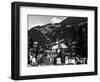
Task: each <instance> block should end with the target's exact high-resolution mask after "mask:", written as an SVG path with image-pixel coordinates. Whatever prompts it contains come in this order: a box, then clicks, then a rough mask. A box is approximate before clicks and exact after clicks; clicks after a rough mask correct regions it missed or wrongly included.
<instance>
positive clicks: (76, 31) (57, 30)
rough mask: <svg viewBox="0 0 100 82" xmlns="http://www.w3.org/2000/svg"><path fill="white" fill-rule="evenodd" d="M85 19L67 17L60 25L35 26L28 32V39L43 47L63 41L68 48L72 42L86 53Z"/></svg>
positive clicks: (86, 22)
mask: <svg viewBox="0 0 100 82" xmlns="http://www.w3.org/2000/svg"><path fill="white" fill-rule="evenodd" d="M87 24H88V21H87V18H86V17H68V18H66V19H64V20H62V21H61V22H60V23H53V24H52V23H49V24H46V25H42V26H35V27H33V28H31V29H30V30H28V37H29V38H30V37H31V39H32V41H33V42H34V41H37V42H38V43H39V45H41V46H44V45H48V44H52V43H55V42H56V41H57V40H62V39H64V43H65V44H66V45H67V46H70V45H71V43H72V42H73V41H76V42H77V43H78V46H79V47H80V46H81V45H82V46H83V47H82V46H81V47H82V48H83V50H85V51H84V52H87V51H86V49H85V48H87Z"/></svg>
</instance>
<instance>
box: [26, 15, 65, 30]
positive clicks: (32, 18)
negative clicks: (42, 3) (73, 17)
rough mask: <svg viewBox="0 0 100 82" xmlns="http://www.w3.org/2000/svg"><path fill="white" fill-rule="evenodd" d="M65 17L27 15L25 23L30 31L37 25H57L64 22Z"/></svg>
mask: <svg viewBox="0 0 100 82" xmlns="http://www.w3.org/2000/svg"><path fill="white" fill-rule="evenodd" d="M65 18H67V17H65V16H47V15H28V16H27V21H28V22H27V23H28V29H31V28H32V27H34V26H37V25H44V24H48V23H59V22H61V21H62V20H64V19H65Z"/></svg>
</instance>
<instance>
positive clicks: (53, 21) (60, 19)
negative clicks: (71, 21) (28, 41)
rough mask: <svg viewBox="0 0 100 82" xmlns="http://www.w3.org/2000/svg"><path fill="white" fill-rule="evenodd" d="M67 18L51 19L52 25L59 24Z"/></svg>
mask: <svg viewBox="0 0 100 82" xmlns="http://www.w3.org/2000/svg"><path fill="white" fill-rule="evenodd" d="M65 18H67V17H64V18H56V17H54V18H52V19H51V23H59V22H61V21H62V20H64V19H65Z"/></svg>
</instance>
